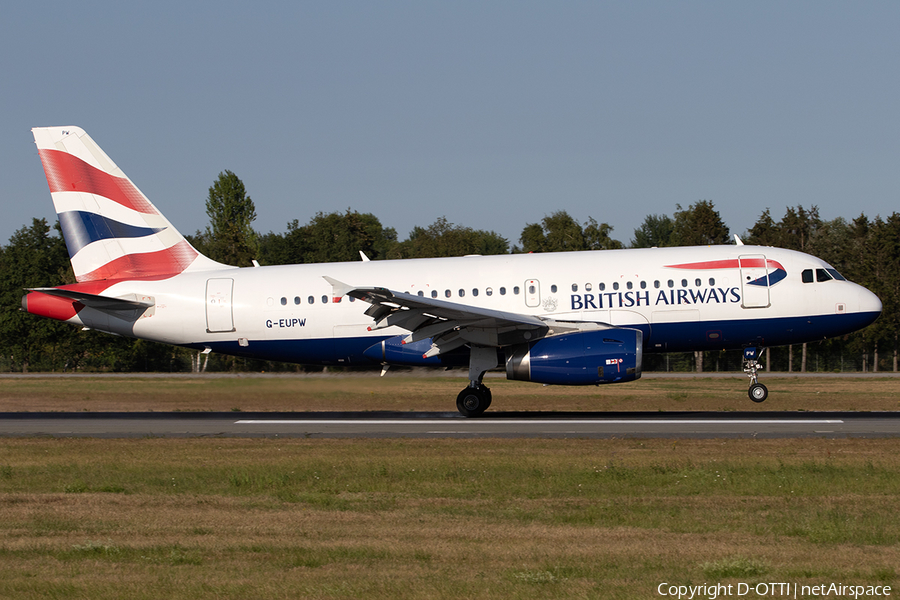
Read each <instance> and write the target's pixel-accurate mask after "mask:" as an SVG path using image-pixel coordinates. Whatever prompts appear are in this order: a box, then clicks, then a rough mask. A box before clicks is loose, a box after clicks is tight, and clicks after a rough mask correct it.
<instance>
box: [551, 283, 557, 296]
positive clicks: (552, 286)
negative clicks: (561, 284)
mask: <svg viewBox="0 0 900 600" xmlns="http://www.w3.org/2000/svg"><path fill="white" fill-rule="evenodd" d="M550 292H551V293H553V294H555V293H556V284H555V283H554V284H553V285H551V286H550Z"/></svg>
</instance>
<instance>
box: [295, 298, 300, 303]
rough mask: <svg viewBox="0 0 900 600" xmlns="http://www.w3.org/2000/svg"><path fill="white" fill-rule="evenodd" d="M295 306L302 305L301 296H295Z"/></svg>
mask: <svg viewBox="0 0 900 600" xmlns="http://www.w3.org/2000/svg"><path fill="white" fill-rule="evenodd" d="M294 304H300V296H294Z"/></svg>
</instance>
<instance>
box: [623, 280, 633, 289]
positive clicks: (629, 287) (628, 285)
mask: <svg viewBox="0 0 900 600" xmlns="http://www.w3.org/2000/svg"><path fill="white" fill-rule="evenodd" d="M625 287H627V288H628V289H629V290H630V289H631V288H633V287H634V284H633V283H631V282H630V281H628V282H626V283H625Z"/></svg>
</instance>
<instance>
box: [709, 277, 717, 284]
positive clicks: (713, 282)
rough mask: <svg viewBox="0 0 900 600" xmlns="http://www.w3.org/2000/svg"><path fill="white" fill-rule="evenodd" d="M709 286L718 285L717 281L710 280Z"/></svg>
mask: <svg viewBox="0 0 900 600" xmlns="http://www.w3.org/2000/svg"><path fill="white" fill-rule="evenodd" d="M709 285H716V280H715V279H713V278H712V277H710V278H709Z"/></svg>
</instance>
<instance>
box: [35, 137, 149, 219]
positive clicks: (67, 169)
mask: <svg viewBox="0 0 900 600" xmlns="http://www.w3.org/2000/svg"><path fill="white" fill-rule="evenodd" d="M38 153H39V154H40V155H41V162H42V163H43V165H44V174H46V175H47V184H48V185H49V186H50V192H51V193H52V192H87V193H88V194H96V195H98V196H103V197H104V198H109V199H110V200H112V201H113V202H116V203H118V204H121V205H122V206H126V207H128V208H130V209H132V210H136V211H137V212H139V213H144V214H147V215H158V214H159V212H157V210H156V209H155V208H153V206H152V205H151V204H150V203H149V202H148V201H147V199H146V198H144V195H143V194H141V192H140V191H139V190H138V189H137V188H136V187H134V185H133V184H132V183H131V182H130V181H128V180H127V179H125V178H123V177H115V176H113V175H110V174H109V173H106V172H104V171H101V170H100V169H98V168H96V167H92V166H91V165H89V164H87V163H86V162H84V161H83V160H81V159H80V158H77V157H75V156H72V155H71V154H68V153H67V152H62V151H61V150H47V149H44V150H38Z"/></svg>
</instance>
